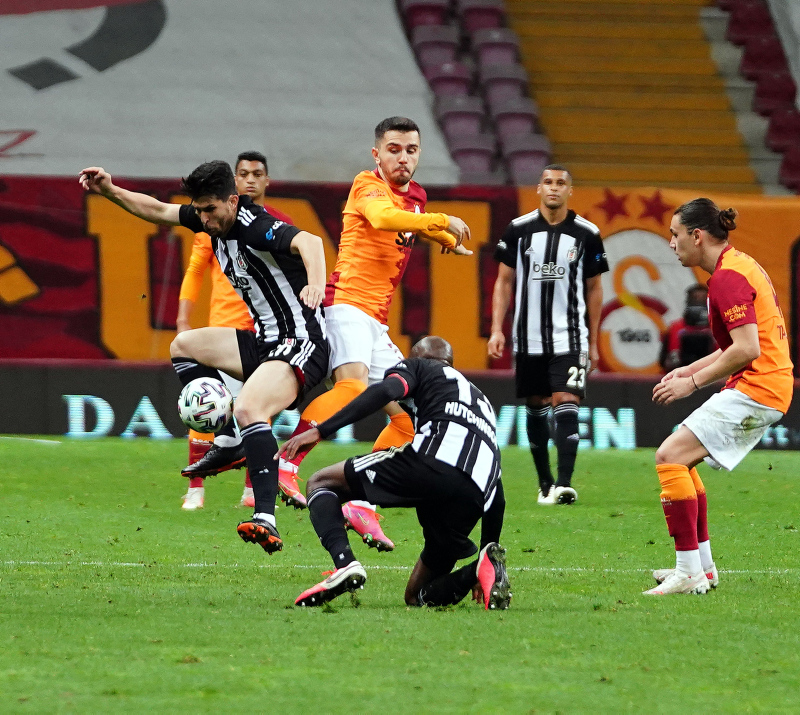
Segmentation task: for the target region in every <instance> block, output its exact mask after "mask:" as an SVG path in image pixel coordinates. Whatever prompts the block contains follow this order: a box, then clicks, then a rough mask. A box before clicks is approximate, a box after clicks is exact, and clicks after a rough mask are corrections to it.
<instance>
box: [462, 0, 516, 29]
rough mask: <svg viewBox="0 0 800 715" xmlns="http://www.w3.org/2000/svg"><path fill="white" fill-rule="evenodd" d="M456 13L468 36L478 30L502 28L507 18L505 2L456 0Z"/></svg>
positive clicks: (495, 0) (501, 0)
mask: <svg viewBox="0 0 800 715" xmlns="http://www.w3.org/2000/svg"><path fill="white" fill-rule="evenodd" d="M456 11H457V13H458V16H459V18H461V27H463V28H464V30H465V32H466V33H467V34H468V35H471V34H472V33H474V32H475V31H476V30H488V29H490V28H492V27H502V26H503V24H504V21H505V16H506V8H505V5H504V4H503V0H456Z"/></svg>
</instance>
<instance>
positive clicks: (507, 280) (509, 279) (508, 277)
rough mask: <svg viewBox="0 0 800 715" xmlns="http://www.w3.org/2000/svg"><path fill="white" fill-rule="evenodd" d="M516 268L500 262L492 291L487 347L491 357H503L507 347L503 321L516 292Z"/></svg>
mask: <svg viewBox="0 0 800 715" xmlns="http://www.w3.org/2000/svg"><path fill="white" fill-rule="evenodd" d="M514 275H515V273H514V269H513V268H511V267H510V266H507V265H506V264H505V263H498V267H497V280H495V282H494V290H493V291H492V331H491V335H490V336H489V342H488V343H487V344H486V349H487V350H488V352H489V357H492V358H495V359H498V358H501V357H503V352H504V351H505V348H506V336H505V334H504V333H503V322H504V321H505V319H506V313H508V306H509V305H511V295H512V293H513V292H514Z"/></svg>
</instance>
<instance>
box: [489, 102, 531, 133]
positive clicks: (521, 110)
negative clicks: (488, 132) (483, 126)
mask: <svg viewBox="0 0 800 715" xmlns="http://www.w3.org/2000/svg"><path fill="white" fill-rule="evenodd" d="M491 114H492V119H493V120H494V125H495V128H496V129H497V136H498V137H499V138H500V141H501V142H503V141H505V140H506V139H508V138H509V137H512V136H515V135H519V134H535V133H536V130H537V128H538V122H539V107H538V106H537V105H536V102H534V101H533V100H532V99H529V98H528V97H514V98H512V99H507V100H506V101H505V102H501V103H498V104H496V105H494V106H493V107H492V110H491Z"/></svg>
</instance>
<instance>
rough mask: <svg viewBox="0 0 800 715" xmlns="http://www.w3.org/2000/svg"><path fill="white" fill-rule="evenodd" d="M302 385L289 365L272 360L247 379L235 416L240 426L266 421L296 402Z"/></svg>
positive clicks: (238, 400) (259, 367) (263, 364)
mask: <svg viewBox="0 0 800 715" xmlns="http://www.w3.org/2000/svg"><path fill="white" fill-rule="evenodd" d="M299 389H300V385H299V382H298V380H297V375H296V374H295V371H294V369H293V368H292V366H291V365H289V363H286V362H283V361H281V360H270V361H268V362H264V363H262V364H261V365H259V366H258V368H256V370H255V372H253V374H252V375H250V377H248V378H247V380H246V381H245V383H244V385H243V386H242V390H241V392H240V393H239V398H238V399H237V400H236V406H235V408H234V414H235V415H236V420H237V421H238V422H239V424H240V426H242V427H245V426H247V425H249V424H252V423H253V422H267V421H268V420H271V419H272V418H273V417H274V416H275V415H277V414H278V413H279V412H281V411H282V410H285V409H286V408H287V407H289V405H291V404H293V403H294V402H295V400H296V399H297V394H298V392H299Z"/></svg>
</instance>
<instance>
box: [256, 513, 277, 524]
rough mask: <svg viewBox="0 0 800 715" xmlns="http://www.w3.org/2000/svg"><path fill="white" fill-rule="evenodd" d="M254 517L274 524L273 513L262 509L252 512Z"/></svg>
mask: <svg viewBox="0 0 800 715" xmlns="http://www.w3.org/2000/svg"><path fill="white" fill-rule="evenodd" d="M253 518H254V519H261V521H266V522H269V523H270V524H272V526H276V524H275V515H274V514H267V513H266V512H264V511H259V512H257V513H255V514H253Z"/></svg>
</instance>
